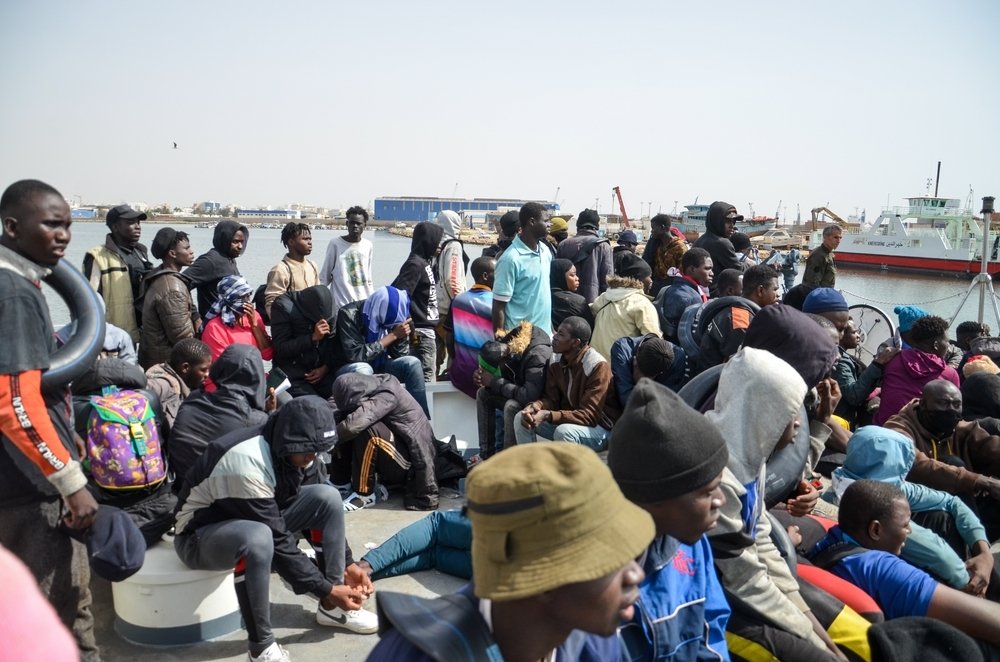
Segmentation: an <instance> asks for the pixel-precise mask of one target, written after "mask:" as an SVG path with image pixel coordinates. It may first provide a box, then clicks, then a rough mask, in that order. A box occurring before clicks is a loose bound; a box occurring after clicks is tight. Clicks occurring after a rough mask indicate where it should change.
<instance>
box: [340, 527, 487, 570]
mask: <svg viewBox="0 0 1000 662" xmlns="http://www.w3.org/2000/svg"><path fill="white" fill-rule="evenodd" d="M358 566H359V567H360V568H361V569H362V570H364V571H365V572H366V573H368V576H369V577H371V579H372V581H377V580H379V579H386V578H388V577H398V576H399V575H408V574H410V573H411V572H420V571H422V570H437V571H438V572H443V573H445V574H446V575H452V576H455V577H461V578H462V579H472V524H471V523H470V522H469V518H468V517H466V515H465V513H464V512H463V511H462V510H439V511H437V512H433V513H431V514H430V515H428V516H427V517H424V518H422V519H418V520H417V521H416V522H414V523H413V524H410V525H409V526H407V527H404V528H402V529H400V530H399V531H397V532H396V533H394V534H393V535H392V537H390V538H389V539H388V540H386V541H385V542H384V543H382V544H381V545H379V546H378V547H376V548H374V549H371V550H368V551H367V552H366V553H365V555H364V556H362V557H361V559H360V560H359V561H358Z"/></svg>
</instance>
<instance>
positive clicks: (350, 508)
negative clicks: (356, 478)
mask: <svg viewBox="0 0 1000 662" xmlns="http://www.w3.org/2000/svg"><path fill="white" fill-rule="evenodd" d="M375 501H376V499H375V494H374V493H372V494H368V495H364V496H362V495H360V494H358V493H357V492H354V493H353V494H351V496H349V497H347V498H346V499H344V512H345V513H351V512H354V511H355V510H361V509H362V508H367V507H368V506H374V505H375Z"/></svg>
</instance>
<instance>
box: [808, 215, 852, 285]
mask: <svg viewBox="0 0 1000 662" xmlns="http://www.w3.org/2000/svg"><path fill="white" fill-rule="evenodd" d="M843 236H844V231H843V230H841V229H840V226H839V225H828V226H826V227H825V228H823V243H822V244H820V245H819V246H817V247H816V250H814V251H812V252H811V253H809V258H808V259H807V260H806V270H805V273H804V274H802V284H803V285H812V286H813V287H833V286H834V285H836V284H837V265H835V264H834V262H833V251H835V250H837V246H840V240H841V238H842V237H843Z"/></svg>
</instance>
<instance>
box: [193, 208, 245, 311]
mask: <svg viewBox="0 0 1000 662" xmlns="http://www.w3.org/2000/svg"><path fill="white" fill-rule="evenodd" d="M248 241H250V230H249V229H248V228H247V226H245V225H241V224H240V223H238V222H236V221H231V220H228V219H227V220H225V221H219V224H218V225H216V226H215V232H214V234H213V235H212V248H211V249H210V250H209V251H208V252H207V253H202V254H201V255H199V256H198V259H197V260H195V261H194V264H192V265H191V266H190V267H188V268H187V269H185V270H184V278H186V279H187V281H188V288H189V289H192V290H194V289H197V290H198V314H199V315H201V319H202V320H205V321H207V320H206V316H207V315H208V311H209V310H211V308H212V304H214V303H215V302H216V300H218V298H219V281H220V280H222V279H223V278H225V277H226V276H239V275H240V269H239V267H237V266H236V258H238V257H239V256H241V255H243V251H245V250H246V247H247V242H248Z"/></svg>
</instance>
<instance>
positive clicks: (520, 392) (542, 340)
mask: <svg viewBox="0 0 1000 662" xmlns="http://www.w3.org/2000/svg"><path fill="white" fill-rule="evenodd" d="M521 324H522V325H527V326H528V327H531V325H530V324H528V323H527V322H522V323H521ZM530 338H531V339H530V340H529V341H528V344H527V346H526V347H525V348H524V349H523V350H521V351H520V352H518V351H514V348H515V346H516V343H513V342H512V343H511V349H512V352H511V356H510V358H509V359H507V361H506V363H504V367H503V371H502V373H501V375H500V377H499V378H497V379H494V380H493V381H492V382H491V383H490V388H489V391H490V393H491V394H493V395H497V396H500V397H502V398H503V399H504V400H517V401H518V402H519V403H520V404H521V405H522V406H523V405H527V404H528V403H529V402H534V401H535V400H539V399H541V397H542V393H543V392H544V391H545V369H546V367H547V366H548V364H549V359H551V358H552V341H551V339H550V338H549V334H547V333H546V332H545V331H544V330H542V329H541V328H539V327H537V326H536V327H531V336H530Z"/></svg>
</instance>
